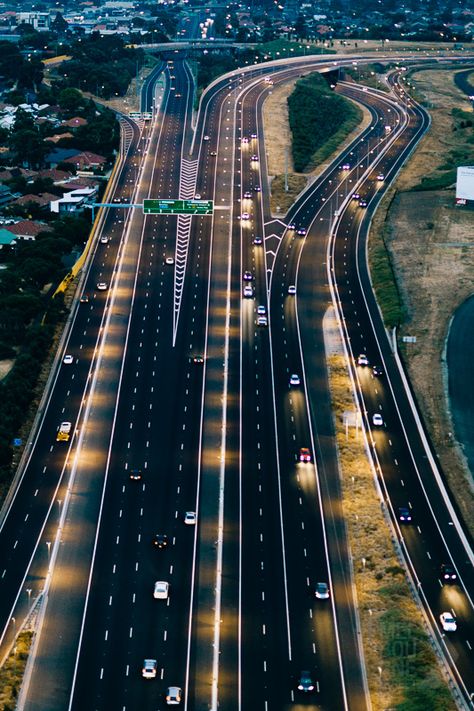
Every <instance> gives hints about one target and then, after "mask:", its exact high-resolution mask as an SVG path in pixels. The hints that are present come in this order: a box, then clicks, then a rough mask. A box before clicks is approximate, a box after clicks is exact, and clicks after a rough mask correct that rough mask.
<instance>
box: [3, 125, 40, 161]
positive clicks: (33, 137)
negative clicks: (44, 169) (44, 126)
mask: <svg viewBox="0 0 474 711" xmlns="http://www.w3.org/2000/svg"><path fill="white" fill-rule="evenodd" d="M9 146H10V150H12V151H13V152H14V153H15V154H16V160H17V162H18V163H19V164H21V165H26V166H28V167H29V168H39V167H40V166H41V165H42V163H43V160H44V157H45V155H46V154H47V153H48V151H49V147H48V146H46V145H45V144H44V143H43V139H42V137H41V136H40V134H39V132H38V131H36V130H31V129H22V130H20V131H15V132H14V133H12V134H11V136H10V140H9Z"/></svg>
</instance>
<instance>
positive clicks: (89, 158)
mask: <svg viewBox="0 0 474 711" xmlns="http://www.w3.org/2000/svg"><path fill="white" fill-rule="evenodd" d="M64 162H65V163H73V164H74V165H87V166H92V165H103V164H104V163H106V162H107V159H106V158H104V156H100V155H98V154H97V153H91V152H90V151H83V152H82V153H76V154H75V155H73V156H71V157H70V158H66V159H65V160H64Z"/></svg>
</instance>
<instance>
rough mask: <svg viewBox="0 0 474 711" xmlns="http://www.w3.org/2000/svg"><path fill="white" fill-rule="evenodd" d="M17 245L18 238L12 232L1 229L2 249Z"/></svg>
mask: <svg viewBox="0 0 474 711" xmlns="http://www.w3.org/2000/svg"><path fill="white" fill-rule="evenodd" d="M15 244H16V237H15V235H14V234H13V233H12V232H9V230H7V229H5V227H0V249H3V247H11V246H12V245H15Z"/></svg>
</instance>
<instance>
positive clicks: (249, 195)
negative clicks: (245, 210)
mask: <svg viewBox="0 0 474 711" xmlns="http://www.w3.org/2000/svg"><path fill="white" fill-rule="evenodd" d="M252 197H253V195H252V193H251V192H250V190H246V191H245V193H244V198H245V199H246V200H251V199H252Z"/></svg>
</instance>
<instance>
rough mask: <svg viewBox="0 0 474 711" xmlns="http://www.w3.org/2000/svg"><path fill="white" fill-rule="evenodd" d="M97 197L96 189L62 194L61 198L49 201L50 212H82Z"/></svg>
mask: <svg viewBox="0 0 474 711" xmlns="http://www.w3.org/2000/svg"><path fill="white" fill-rule="evenodd" d="M96 195H97V187H95V188H78V189H77V190H71V192H69V193H64V195H63V196H62V198H56V199H55V200H52V201H51V205H50V210H51V212H56V213H60V212H83V210H84V208H85V207H86V206H87V205H89V204H90V203H91V202H93V198H94V197H95V196H96Z"/></svg>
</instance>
